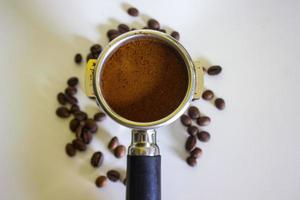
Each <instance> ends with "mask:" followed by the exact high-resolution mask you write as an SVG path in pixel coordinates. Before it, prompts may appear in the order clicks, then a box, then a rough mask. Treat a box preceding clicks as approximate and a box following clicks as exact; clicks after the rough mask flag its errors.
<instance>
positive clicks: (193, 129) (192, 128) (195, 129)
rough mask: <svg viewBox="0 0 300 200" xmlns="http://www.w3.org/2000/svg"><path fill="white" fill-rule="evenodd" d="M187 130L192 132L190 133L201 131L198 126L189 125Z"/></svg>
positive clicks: (194, 133)
mask: <svg viewBox="0 0 300 200" xmlns="http://www.w3.org/2000/svg"><path fill="white" fill-rule="evenodd" d="M187 132H188V133H189V134H190V135H196V134H197V133H198V132H199V129H198V128H197V126H189V127H188V128H187Z"/></svg>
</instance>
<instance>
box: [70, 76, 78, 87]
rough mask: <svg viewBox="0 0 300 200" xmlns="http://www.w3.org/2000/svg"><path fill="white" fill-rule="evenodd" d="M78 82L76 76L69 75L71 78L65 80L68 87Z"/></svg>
mask: <svg viewBox="0 0 300 200" xmlns="http://www.w3.org/2000/svg"><path fill="white" fill-rule="evenodd" d="M78 82H79V80H78V78H77V77H71V78H69V79H68V81H67V83H68V85H69V86H70V87H75V86H77V85H78Z"/></svg>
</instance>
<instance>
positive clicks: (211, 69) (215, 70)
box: [207, 65, 222, 76]
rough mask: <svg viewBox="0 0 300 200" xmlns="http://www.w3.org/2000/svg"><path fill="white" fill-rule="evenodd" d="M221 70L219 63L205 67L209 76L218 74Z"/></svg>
mask: <svg viewBox="0 0 300 200" xmlns="http://www.w3.org/2000/svg"><path fill="white" fill-rule="evenodd" d="M221 71H222V68H221V67H220V66H219V65H214V66H210V67H209V68H208V69H207V74H208V75H211V76H214V75H218V74H220V73H221Z"/></svg>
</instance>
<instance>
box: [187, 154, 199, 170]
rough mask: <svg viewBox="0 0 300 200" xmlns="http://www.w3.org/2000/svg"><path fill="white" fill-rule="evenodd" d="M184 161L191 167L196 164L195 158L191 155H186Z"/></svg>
mask: <svg viewBox="0 0 300 200" xmlns="http://www.w3.org/2000/svg"><path fill="white" fill-rule="evenodd" d="M186 162H187V164H188V165H189V166H191V167H194V166H196V165H197V160H196V158H194V157H192V156H190V157H188V158H187V159H186Z"/></svg>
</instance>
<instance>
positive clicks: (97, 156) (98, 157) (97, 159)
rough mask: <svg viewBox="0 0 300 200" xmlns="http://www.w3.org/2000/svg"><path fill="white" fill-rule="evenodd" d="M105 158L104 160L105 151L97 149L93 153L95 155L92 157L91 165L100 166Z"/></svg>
mask: <svg viewBox="0 0 300 200" xmlns="http://www.w3.org/2000/svg"><path fill="white" fill-rule="evenodd" d="M103 160H104V156H103V153H102V152H100V151H97V152H95V153H94V154H93V156H92V158H91V165H92V166H93V167H100V166H101V165H102V163H103Z"/></svg>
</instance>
